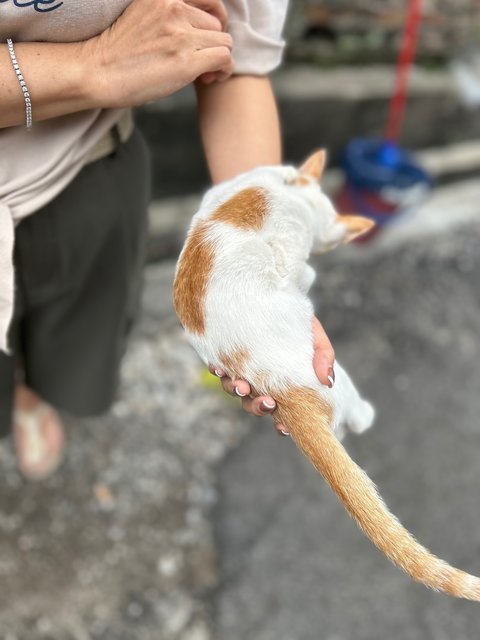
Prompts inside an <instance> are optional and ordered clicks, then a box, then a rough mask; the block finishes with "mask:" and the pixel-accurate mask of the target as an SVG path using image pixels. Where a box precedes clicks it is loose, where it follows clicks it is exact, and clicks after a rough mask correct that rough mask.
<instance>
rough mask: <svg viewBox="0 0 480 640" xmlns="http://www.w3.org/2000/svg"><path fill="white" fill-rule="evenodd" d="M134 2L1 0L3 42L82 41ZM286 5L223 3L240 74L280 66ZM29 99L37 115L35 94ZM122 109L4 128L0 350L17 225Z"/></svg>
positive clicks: (77, 166) (242, 0)
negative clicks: (28, 127) (27, 125)
mask: <svg viewBox="0 0 480 640" xmlns="http://www.w3.org/2000/svg"><path fill="white" fill-rule="evenodd" d="M131 1H132V0H29V1H26V0H0V42H5V41H6V39H7V38H12V40H13V41H14V43H15V42H21V41H24V42H25V41H28V42H40V41H43V42H75V41H80V40H85V39H88V38H90V37H93V36H95V35H97V34H99V33H101V32H102V31H104V30H105V29H106V28H107V27H108V26H109V25H110V24H112V22H114V21H115V20H116V19H117V18H118V16H119V15H120V14H121V13H122V12H123V11H124V10H125V8H126V7H127V6H128V5H129V4H130V2H131ZM287 4H288V0H225V5H226V8H227V11H228V16H229V21H228V25H229V26H228V29H229V31H230V33H231V35H232V37H233V42H234V49H233V57H234V61H235V73H237V74H252V75H265V74H267V73H269V72H270V71H272V70H273V69H274V68H275V67H276V66H278V65H279V63H280V61H281V56H282V51H283V46H284V43H283V40H282V37H281V32H282V28H283V23H284V20H285V14H286V10H287ZM12 73H13V69H12ZM26 80H27V83H28V78H26ZM32 102H33V104H32V108H33V117H34V118H35V96H32ZM0 108H1V97H0ZM121 114H122V110H120V109H108V110H105V109H104V110H100V109H92V110H89V111H82V112H79V113H73V114H69V115H65V116H62V117H60V118H54V119H52V120H45V121H42V122H37V123H34V125H33V127H32V129H31V130H30V131H27V130H26V128H25V127H24V126H18V127H8V128H3V129H0V350H6V347H7V345H6V334H7V330H8V326H9V323H10V321H11V317H12V312H13V286H14V285H13V280H14V278H13V266H12V255H13V242H14V225H15V224H16V223H18V222H19V221H20V220H22V219H23V218H24V217H26V216H28V215H31V214H32V213H34V212H35V211H37V210H38V209H40V208H41V207H42V206H44V205H45V204H47V203H48V202H50V201H51V200H52V199H53V198H55V196H57V195H58V194H59V193H60V192H61V191H62V190H63V189H64V188H65V187H66V186H67V185H68V183H69V182H71V180H73V178H74V177H75V176H76V174H77V173H78V172H79V171H80V170H81V168H82V167H83V166H84V164H85V162H86V159H87V158H88V156H89V153H90V151H91V149H92V148H93V147H94V146H95V144H96V143H97V142H98V140H100V138H101V137H102V136H103V135H104V134H105V133H106V132H107V131H108V130H109V129H110V128H111V127H112V126H113V125H114V124H115V123H116V122H117V121H118V119H119V118H120V116H121Z"/></svg>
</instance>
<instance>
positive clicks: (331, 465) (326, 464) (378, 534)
mask: <svg viewBox="0 0 480 640" xmlns="http://www.w3.org/2000/svg"><path fill="white" fill-rule="evenodd" d="M272 395H273V396H274V397H275V398H276V400H277V410H276V412H275V413H274V418H275V420H277V421H279V422H281V423H282V424H283V425H285V427H286V428H287V429H288V431H289V432H290V434H291V435H292V438H293V440H294V441H295V443H296V444H297V446H298V447H299V449H300V450H301V451H302V452H303V453H304V454H305V455H306V456H307V458H308V459H309V460H310V461H311V462H312V463H313V465H314V466H315V468H316V469H317V470H318V471H319V472H320V473H321V474H322V476H323V477H324V478H325V480H326V481H327V482H328V484H329V485H330V487H331V488H332V490H333V491H334V492H335V493H336V494H337V496H338V497H339V498H340V500H341V502H342V503H343V505H344V506H345V508H346V509H347V511H348V513H349V514H350V515H351V516H352V517H353V518H354V520H356V522H357V524H358V525H359V527H360V528H361V529H362V530H363V531H364V532H365V534H366V535H367V536H368V537H369V538H370V540H371V541H372V542H373V544H374V545H376V546H377V547H378V548H379V549H380V550H381V551H383V553H384V554H385V555H386V556H387V557H388V558H389V559H390V560H391V561H392V562H393V564H395V565H396V566H397V567H399V568H400V569H403V570H404V571H405V572H406V573H408V575H410V576H411V577H412V578H413V579H414V580H416V581H417V582H421V583H423V584H424V585H426V586H427V587H430V588H431V589H435V590H437V591H445V592H446V593H449V594H450V595H452V596H456V597H459V598H466V599H467V600H476V601H480V579H479V578H477V577H475V576H472V575H469V574H468V573H465V572H464V571H460V570H459V569H454V568H453V567H451V566H450V565H448V564H447V563H446V562H444V561H443V560H440V559H439V558H437V557H436V556H434V555H433V554H432V553H430V551H428V549H425V547H422V546H421V545H420V544H419V543H418V542H417V541H416V540H415V538H414V537H413V536H412V535H411V534H410V533H409V532H408V531H407V530H406V529H405V527H403V525H402V524H401V523H400V522H399V521H398V520H397V518H396V517H395V516H394V515H392V514H391V513H390V511H389V510H388V508H387V506H386V505H385V503H384V502H383V500H382V498H381V497H380V496H379V494H378V491H377V489H376V487H375V485H374V484H373V482H372V481H371V480H370V478H369V477H368V476H367V475H366V473H365V472H364V471H363V470H362V469H360V467H358V466H357V465H356V464H355V462H354V461H353V460H352V459H351V458H350V456H349V455H348V453H347V452H346V450H345V449H344V447H343V446H342V445H341V444H340V442H339V441H338V440H337V438H336V437H335V435H334V434H333V432H332V422H333V412H332V408H331V407H330V406H329V405H328V404H327V403H326V402H325V401H322V399H321V398H320V397H319V395H318V394H317V393H316V392H315V391H314V390H313V389H305V388H299V387H297V388H293V389H291V390H289V391H288V392H286V393H284V394H272Z"/></svg>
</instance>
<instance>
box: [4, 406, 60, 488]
mask: <svg viewBox="0 0 480 640" xmlns="http://www.w3.org/2000/svg"><path fill="white" fill-rule="evenodd" d="M47 416H48V417H49V418H50V419H52V417H53V418H54V419H55V420H56V421H58V423H59V424H60V425H61V423H60V420H59V418H58V417H57V414H56V411H55V410H54V409H53V408H52V407H50V406H49V405H48V404H45V403H44V402H42V403H40V404H39V405H38V406H37V407H36V408H35V409H34V410H33V411H25V410H23V409H16V410H14V412H13V435H14V443H15V450H16V454H17V466H18V469H19V471H20V473H21V474H22V475H23V477H24V478H26V479H27V480H33V481H40V480H45V479H46V478H48V477H49V476H51V475H52V474H53V473H54V472H55V471H56V470H57V469H58V467H59V466H60V464H61V462H62V460H63V457H64V452H65V447H64V445H63V442H62V443H61V446H60V447H59V449H58V451H57V452H54V453H52V452H50V451H49V449H50V447H49V443H48V437H46V436H45V433H44V422H45V418H46V417H47ZM59 428H60V429H61V426H60V427H59ZM62 431H63V429H62Z"/></svg>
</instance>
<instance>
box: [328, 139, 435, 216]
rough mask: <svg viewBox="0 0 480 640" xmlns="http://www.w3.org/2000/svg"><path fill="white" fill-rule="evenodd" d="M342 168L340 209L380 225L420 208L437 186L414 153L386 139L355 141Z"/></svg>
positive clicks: (338, 197)
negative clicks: (343, 176) (419, 163)
mask: <svg viewBox="0 0 480 640" xmlns="http://www.w3.org/2000/svg"><path fill="white" fill-rule="evenodd" d="M342 167H343V170H344V172H345V185H344V187H343V188H342V190H341V192H340V193H339V194H338V196H337V199H336V200H337V205H338V206H339V207H340V210H343V211H344V213H353V212H355V213H359V214H362V215H364V216H366V217H368V218H371V219H373V220H375V222H376V223H377V225H379V226H382V225H384V224H387V223H390V222H392V221H393V220H394V219H396V218H397V216H398V215H399V214H402V213H405V212H406V211H407V210H409V209H411V208H412V207H414V206H416V205H418V204H419V203H420V202H421V201H422V200H424V199H425V198H426V197H427V195H428V194H429V192H430V191H431V189H432V187H433V184H434V182H433V179H432V177H431V176H430V175H429V174H428V173H427V172H426V171H425V170H424V169H422V167H420V166H419V165H418V163H417V161H416V160H415V158H414V157H413V155H412V154H411V153H409V152H408V151H406V150H404V149H402V148H401V147H399V146H398V145H396V144H395V143H393V142H388V141H385V140H375V139H371V138H355V139H354V140H352V141H351V142H350V143H349V144H348V146H347V147H346V149H345V152H344V154H343V157H342Z"/></svg>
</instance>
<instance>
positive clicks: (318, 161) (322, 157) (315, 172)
mask: <svg viewBox="0 0 480 640" xmlns="http://www.w3.org/2000/svg"><path fill="white" fill-rule="evenodd" d="M326 163H327V153H326V151H325V149H320V150H319V151H316V152H315V153H312V155H311V156H309V157H308V158H307V159H306V160H305V162H304V163H303V164H302V166H301V167H300V168H299V170H298V172H299V173H300V175H302V176H306V177H308V178H313V179H314V180H316V181H317V182H320V179H321V177H322V175H323V171H324V169H325V165H326Z"/></svg>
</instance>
